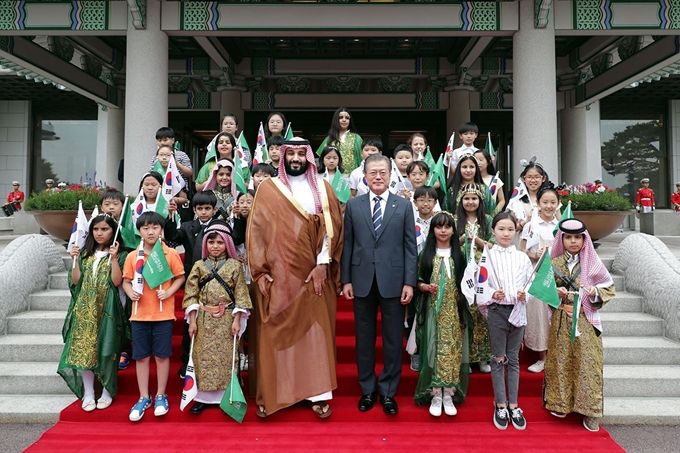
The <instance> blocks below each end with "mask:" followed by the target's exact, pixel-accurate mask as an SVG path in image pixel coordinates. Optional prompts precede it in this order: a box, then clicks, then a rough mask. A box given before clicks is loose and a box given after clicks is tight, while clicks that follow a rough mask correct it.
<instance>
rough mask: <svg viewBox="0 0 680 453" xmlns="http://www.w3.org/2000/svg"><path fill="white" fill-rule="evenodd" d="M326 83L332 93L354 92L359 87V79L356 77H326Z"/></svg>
mask: <svg viewBox="0 0 680 453" xmlns="http://www.w3.org/2000/svg"><path fill="white" fill-rule="evenodd" d="M326 83H327V84H328V88H329V89H330V90H331V91H332V92H334V93H354V92H355V91H357V89H358V88H359V85H360V84H361V80H359V79H358V78H356V77H347V76H339V77H335V78H330V79H328V80H327V81H326Z"/></svg>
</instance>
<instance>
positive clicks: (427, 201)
mask: <svg viewBox="0 0 680 453" xmlns="http://www.w3.org/2000/svg"><path fill="white" fill-rule="evenodd" d="M436 202H437V200H433V199H432V198H418V199H417V200H416V203H420V204H435V203H436Z"/></svg>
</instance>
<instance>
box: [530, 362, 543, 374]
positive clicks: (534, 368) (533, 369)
mask: <svg viewBox="0 0 680 453" xmlns="http://www.w3.org/2000/svg"><path fill="white" fill-rule="evenodd" d="M543 369H545V360H539V361H538V362H536V363H534V364H533V365H531V366H530V367H529V371H531V372H532V373H540V372H541V371H543Z"/></svg>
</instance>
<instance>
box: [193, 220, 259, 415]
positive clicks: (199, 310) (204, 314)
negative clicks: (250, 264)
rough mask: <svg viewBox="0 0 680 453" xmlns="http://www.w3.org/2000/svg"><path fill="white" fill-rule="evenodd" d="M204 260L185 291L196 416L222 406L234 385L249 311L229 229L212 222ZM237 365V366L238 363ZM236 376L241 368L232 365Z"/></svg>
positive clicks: (197, 265) (205, 239) (245, 289)
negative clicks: (236, 355) (235, 356)
mask: <svg viewBox="0 0 680 453" xmlns="http://www.w3.org/2000/svg"><path fill="white" fill-rule="evenodd" d="M202 255H203V260H202V261H197V262H196V264H194V267H193V268H192V269H191V273H190V274H189V277H188V278H187V281H186V285H185V288H184V303H183V304H182V307H183V308H184V310H185V316H186V319H188V321H189V335H191V336H192V337H194V336H195V339H194V347H193V361H194V367H195V370H196V384H197V386H198V394H197V395H196V397H195V398H194V401H195V403H194V405H193V406H192V407H191V409H190V410H189V412H190V413H192V414H200V413H202V412H203V411H204V410H205V409H206V408H208V407H209V406H211V405H218V404H220V402H221V401H222V397H223V396H224V391H225V389H226V388H227V386H228V385H229V382H230V381H231V380H232V379H238V374H237V375H236V376H232V374H231V370H232V362H231V361H232V356H233V355H232V353H233V348H235V347H236V348H238V345H237V344H234V336H236V335H238V336H241V335H243V332H244V331H245V329H246V324H247V319H248V316H249V314H250V310H251V309H252V308H253V305H252V303H251V301H250V296H249V294H248V287H247V286H246V281H245V278H244V275H243V267H242V265H241V262H240V261H237V260H236V259H235V258H236V256H237V254H236V249H235V248H234V242H233V240H232V238H231V228H230V227H229V226H228V225H227V224H226V223H223V222H221V221H213V222H212V223H211V224H210V226H209V227H208V228H206V230H205V235H204V236H203V254H202ZM237 362H238V361H237ZM233 367H235V370H236V372H237V373H238V370H239V364H238V363H236V364H235V365H234V366H233Z"/></svg>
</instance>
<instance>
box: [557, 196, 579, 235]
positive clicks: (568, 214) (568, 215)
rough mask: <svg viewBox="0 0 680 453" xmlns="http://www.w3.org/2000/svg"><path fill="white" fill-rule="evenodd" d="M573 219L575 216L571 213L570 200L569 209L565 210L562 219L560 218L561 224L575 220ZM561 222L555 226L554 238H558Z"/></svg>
mask: <svg viewBox="0 0 680 453" xmlns="http://www.w3.org/2000/svg"><path fill="white" fill-rule="evenodd" d="M573 218H574V214H573V213H572V212H571V200H570V201H569V203H568V204H567V209H565V210H564V212H563V213H562V217H560V222H561V221H562V220H566V219H573ZM560 222H557V225H555V229H554V230H553V237H555V236H557V230H559V229H560V228H559V226H560Z"/></svg>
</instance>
